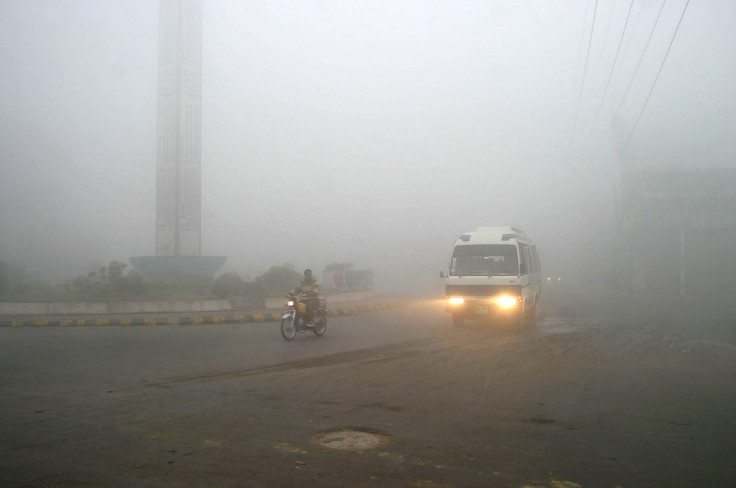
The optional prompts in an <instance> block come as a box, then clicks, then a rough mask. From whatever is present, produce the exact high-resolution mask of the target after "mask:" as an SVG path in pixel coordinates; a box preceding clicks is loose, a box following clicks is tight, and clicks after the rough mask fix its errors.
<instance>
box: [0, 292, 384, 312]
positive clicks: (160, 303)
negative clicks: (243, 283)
mask: <svg viewBox="0 0 736 488" xmlns="http://www.w3.org/2000/svg"><path fill="white" fill-rule="evenodd" d="M373 296H375V294H374V292H372V291H360V292H349V293H328V294H326V295H321V296H320V297H321V298H324V299H326V300H327V306H328V308H329V306H330V303H345V302H359V301H361V300H368V299H370V298H372V297H373ZM285 303H286V300H285V299H284V298H267V299H266V300H265V304H264V305H265V308H266V309H267V310H279V309H284V308H285V306H284V304H285ZM233 309H234V307H233V303H232V302H231V301H230V300H145V301H118V302H49V303H0V315H9V316H22V315H54V316H57V315H105V314H117V315H120V314H130V313H164V312H169V313H201V312H221V311H231V310H233Z"/></svg>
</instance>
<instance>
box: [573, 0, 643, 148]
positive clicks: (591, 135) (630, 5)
mask: <svg viewBox="0 0 736 488" xmlns="http://www.w3.org/2000/svg"><path fill="white" fill-rule="evenodd" d="M633 6H634V0H631V2H630V3H629V11H628V13H627V14H626V22H624V28H623V29H622V30H621V38H620V39H619V40H618V47H617V48H616V56H615V57H614V58H613V64H612V65H611V72H610V73H608V81H606V88H605V89H604V90H603V96H602V97H601V103H600V104H599V105H598V111H597V112H596V113H595V119H593V126H592V127H591V128H590V134H589V135H588V140H587V142H586V143H585V147H586V149H587V147H588V145H589V144H590V139H591V138H592V137H593V134H594V133H595V126H596V124H597V123H598V117H599V116H600V114H601V109H602V108H603V103H604V102H605V101H606V95H607V94H608V87H609V85H610V84H611V78H612V77H613V71H614V70H615V69H616V62H617V61H618V54H619V52H620V51H621V44H622V43H623V41H624V34H626V27H628V25H629V18H630V17H631V7H633Z"/></svg>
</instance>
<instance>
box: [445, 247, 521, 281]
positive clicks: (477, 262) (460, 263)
mask: <svg viewBox="0 0 736 488" xmlns="http://www.w3.org/2000/svg"><path fill="white" fill-rule="evenodd" d="M517 274H519V260H518V258H517V255H516V246H514V245H513V244H477V245H470V246H456V247H455V249H454V250H453V251H452V260H451V261H450V276H478V275H487V276H494V275H513V276H516V275H517Z"/></svg>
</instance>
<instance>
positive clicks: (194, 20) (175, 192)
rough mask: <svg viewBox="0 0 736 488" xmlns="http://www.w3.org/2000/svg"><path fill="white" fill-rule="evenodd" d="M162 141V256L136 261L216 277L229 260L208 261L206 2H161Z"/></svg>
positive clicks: (164, 271)
mask: <svg viewBox="0 0 736 488" xmlns="http://www.w3.org/2000/svg"><path fill="white" fill-rule="evenodd" d="M160 5H161V7H160V17H159V43H158V53H159V60H158V138H157V141H156V146H157V151H156V255H155V256H139V257H133V258H130V262H131V264H132V265H133V267H134V268H136V269H137V270H139V271H140V272H141V273H144V274H147V275H152V276H156V277H170V276H173V275H199V276H209V277H211V276H212V275H214V273H215V272H216V271H217V270H218V269H220V268H221V267H222V265H223V264H224V263H225V260H226V258H225V257H222V256H202V255H201V252H202V234H201V232H202V226H201V222H202V220H201V205H202V201H201V196H200V195H201V179H200V170H201V157H202V156H201V155H202V147H201V139H202V122H201V121H202V0H161V4H160Z"/></svg>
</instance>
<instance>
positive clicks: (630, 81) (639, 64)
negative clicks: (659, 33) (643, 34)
mask: <svg viewBox="0 0 736 488" xmlns="http://www.w3.org/2000/svg"><path fill="white" fill-rule="evenodd" d="M666 2H667V0H662V6H661V7H659V13H658V14H657V20H655V21H654V25H653V26H652V31H651V32H650V33H649V38H648V39H647V43H646V45H645V46H644V50H643V51H642V52H641V56H639V62H638V63H637V64H636V69H635V70H634V74H633V75H632V76H631V80H629V85H628V86H627V87H626V92H625V93H624V97H623V98H622V99H621V103H620V104H619V106H618V108H617V109H616V111H617V112H618V111H620V110H621V107H623V106H624V102H625V101H626V97H627V96H628V95H629V90H630V89H631V85H632V83H633V82H634V78H635V77H636V74H637V73H638V72H639V66H641V61H642V60H643V59H644V54H645V53H646V52H647V48H648V47H649V41H651V40H652V35H653V34H654V29H656V28H657V23H658V22H659V17H660V16H661V15H662V10H663V9H664V4H665V3H666Z"/></svg>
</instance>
